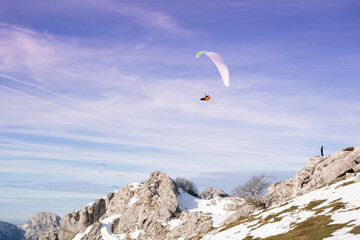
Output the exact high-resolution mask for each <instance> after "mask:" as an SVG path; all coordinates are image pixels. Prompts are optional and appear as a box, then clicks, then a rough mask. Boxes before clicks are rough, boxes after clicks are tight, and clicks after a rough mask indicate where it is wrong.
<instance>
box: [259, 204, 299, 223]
mask: <svg viewBox="0 0 360 240" xmlns="http://www.w3.org/2000/svg"><path fill="white" fill-rule="evenodd" d="M298 207H299V206H291V207H290V208H287V209H285V210H283V211H281V212H278V213H274V214H270V215H269V216H267V217H266V218H265V222H269V221H270V220H271V219H273V218H277V217H278V216H280V215H281V214H283V213H287V212H291V211H294V210H296V209H298ZM280 220H281V219H280Z"/></svg>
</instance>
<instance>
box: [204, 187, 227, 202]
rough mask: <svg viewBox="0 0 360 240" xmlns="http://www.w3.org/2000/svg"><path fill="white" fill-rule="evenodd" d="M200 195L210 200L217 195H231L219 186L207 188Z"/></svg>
mask: <svg viewBox="0 0 360 240" xmlns="http://www.w3.org/2000/svg"><path fill="white" fill-rule="evenodd" d="M199 197H200V198H202V199H207V200H208V199H212V198H215V197H229V195H228V194H227V193H225V192H224V191H223V190H221V189H218V188H206V189H205V190H204V191H203V192H202V193H200V194H199Z"/></svg>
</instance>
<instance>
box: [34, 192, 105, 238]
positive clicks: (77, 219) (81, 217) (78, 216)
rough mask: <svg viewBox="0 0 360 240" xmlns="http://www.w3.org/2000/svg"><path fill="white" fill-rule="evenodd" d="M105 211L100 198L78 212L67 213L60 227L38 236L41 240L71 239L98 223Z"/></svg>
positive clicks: (103, 201)
mask: <svg viewBox="0 0 360 240" xmlns="http://www.w3.org/2000/svg"><path fill="white" fill-rule="evenodd" d="M105 211H106V205H105V200H104V199H102V198H100V199H98V200H96V201H95V202H93V203H90V204H88V205H86V206H85V207H83V208H82V209H81V210H80V211H73V212H71V213H68V214H67V215H66V216H65V217H64V218H63V219H62V220H61V222H60V226H59V227H58V228H56V229H54V230H53V231H51V232H47V233H45V234H43V235H41V236H40V238H39V240H42V239H72V237H74V236H75V235H76V234H77V233H79V232H83V231H85V230H86V228H87V227H89V226H90V225H92V224H93V223H95V222H97V221H99V219H100V217H102V216H103V215H104V213H105Z"/></svg>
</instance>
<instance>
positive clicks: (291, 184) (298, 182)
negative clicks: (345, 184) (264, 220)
mask: <svg viewBox="0 0 360 240" xmlns="http://www.w3.org/2000/svg"><path fill="white" fill-rule="evenodd" d="M359 171H360V146H357V147H349V148H345V149H341V150H339V151H337V152H336V153H334V154H331V155H330V156H327V157H319V156H316V157H312V158H310V160H309V161H308V163H307V165H306V166H305V167H304V168H302V169H301V170H300V171H299V172H297V173H296V175H295V176H294V177H293V178H291V179H289V180H286V181H281V182H277V183H275V184H273V185H271V186H270V187H269V189H268V191H267V193H266V195H265V197H264V199H265V201H266V206H267V207H271V206H274V205H276V204H279V203H282V202H285V201H287V200H289V199H291V198H293V197H296V196H300V195H303V194H305V193H308V192H310V191H313V190H315V189H318V188H321V187H323V186H328V185H330V184H332V183H334V182H336V181H338V180H341V179H344V178H346V177H353V176H355V175H356V172H359Z"/></svg>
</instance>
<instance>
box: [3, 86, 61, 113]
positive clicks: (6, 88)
mask: <svg viewBox="0 0 360 240" xmlns="http://www.w3.org/2000/svg"><path fill="white" fill-rule="evenodd" d="M0 87H1V88H3V89H5V90H8V91H10V92H14V93H17V94H20V95H23V96H25V97H29V98H33V99H36V100H40V101H43V102H46V103H50V104H55V105H57V106H59V107H62V108H65V107H64V106H62V105H60V104H57V103H55V102H52V101H48V100H45V99H42V98H38V97H34V96H31V95H29V94H27V93H24V92H20V91H17V90H15V89H12V88H8V87H5V86H3V85H0Z"/></svg>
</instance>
